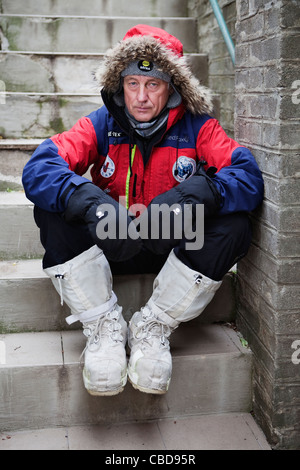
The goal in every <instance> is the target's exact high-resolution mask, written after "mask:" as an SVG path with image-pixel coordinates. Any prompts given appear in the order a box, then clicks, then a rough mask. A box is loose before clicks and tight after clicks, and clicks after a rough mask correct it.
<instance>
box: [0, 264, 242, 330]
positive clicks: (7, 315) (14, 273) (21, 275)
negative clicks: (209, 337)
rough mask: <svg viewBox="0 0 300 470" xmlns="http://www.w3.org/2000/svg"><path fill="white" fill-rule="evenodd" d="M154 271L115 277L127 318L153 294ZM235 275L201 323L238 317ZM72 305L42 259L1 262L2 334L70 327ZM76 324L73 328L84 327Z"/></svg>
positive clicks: (224, 283) (225, 320)
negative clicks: (63, 299) (65, 300)
mask: <svg viewBox="0 0 300 470" xmlns="http://www.w3.org/2000/svg"><path fill="white" fill-rule="evenodd" d="M154 278H155V275H154V274H144V275H143V276H140V275H118V276H114V284H113V288H114V291H115V293H116V295H117V297H118V301H119V304H120V305H121V306H122V307H123V314H124V317H125V318H126V320H127V321H129V319H130V318H131V316H132V314H133V313H134V312H135V311H137V310H139V309H140V308H141V307H142V306H143V305H144V304H145V302H146V301H147V300H148V298H149V297H150V296H151V294H152V288H153V280H154ZM234 296H235V275H234V274H233V273H228V274H227V275H226V276H225V278H224V281H223V284H222V286H221V288H220V289H219V290H218V291H217V293H216V295H215V297H214V299H213V300H212V302H211V303H210V304H209V305H208V306H207V308H206V309H205V311H204V312H203V313H202V314H201V315H200V316H199V318H198V320H197V322H199V323H213V322H232V321H233V320H234V318H235V301H234ZM69 314H70V311H69V308H68V307H67V306H66V305H65V304H64V305H63V306H61V305H60V298H59V295H58V294H57V292H56V291H55V289H54V287H53V285H52V282H51V280H50V279H49V278H48V276H46V274H45V273H44V272H43V270H42V263H41V260H38V259H37V260H24V261H21V260H18V261H2V262H0V333H15V332H25V331H55V330H56V331H57V330H61V329H70V327H69V326H68V325H67V323H66V322H65V318H66V316H68V315H69ZM80 327H81V326H80V323H78V322H77V323H75V324H74V326H73V328H74V329H78V328H80Z"/></svg>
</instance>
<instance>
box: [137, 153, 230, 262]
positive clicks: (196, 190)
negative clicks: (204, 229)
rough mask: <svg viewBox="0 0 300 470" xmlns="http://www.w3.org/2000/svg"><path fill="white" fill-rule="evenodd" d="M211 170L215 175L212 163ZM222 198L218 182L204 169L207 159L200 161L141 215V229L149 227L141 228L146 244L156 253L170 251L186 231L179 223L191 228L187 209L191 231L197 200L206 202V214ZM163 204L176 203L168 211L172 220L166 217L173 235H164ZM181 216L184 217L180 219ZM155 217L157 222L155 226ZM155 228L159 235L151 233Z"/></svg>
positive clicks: (215, 207)
mask: <svg viewBox="0 0 300 470" xmlns="http://www.w3.org/2000/svg"><path fill="white" fill-rule="evenodd" d="M208 172H209V174H210V175H212V176H213V174H214V173H215V169H214V168H213V167H211V168H209V171H208ZM221 200H222V198H221V195H220V193H219V191H218V189H217V187H216V185H215V184H214V183H213V181H212V179H211V178H210V177H209V176H208V174H207V173H206V172H205V170H204V169H203V163H202V162H200V163H199V164H198V167H197V170H196V172H195V173H194V174H193V176H191V177H190V178H188V179H187V180H185V181H183V182H182V183H180V184H179V185H177V186H175V187H174V188H172V189H170V190H169V191H166V192H165V193H163V194H160V195H159V196H156V197H155V198H154V199H152V201H151V203H150V204H149V206H148V207H147V211H145V212H144V213H143V214H142V215H141V217H140V219H139V222H140V224H137V229H138V230H140V229H142V228H143V227H145V226H146V227H148V231H147V230H146V233H142V232H141V237H142V238H143V244H144V245H145V246H146V247H147V248H148V249H149V250H150V251H152V252H153V253H156V254H165V253H168V252H169V251H170V250H171V249H172V248H174V246H176V245H177V244H178V241H179V240H181V239H182V238H183V235H184V233H183V232H181V233H178V230H176V227H180V226H181V227H182V228H183V230H184V229H186V228H187V227H186V226H185V214H186V211H190V213H189V216H190V217H189V219H188V220H191V227H190V231H191V232H192V231H193V230H194V228H195V218H196V207H197V204H203V206H204V217H210V216H213V215H214V214H215V212H216V211H217V210H218V209H219V208H220V204H221ZM162 204H167V205H168V206H169V207H171V206H173V207H174V209H173V211H169V212H168V216H169V221H166V222H168V223H169V226H170V236H169V238H167V237H166V236H164V233H163V230H162V223H163V214H164V212H163V211H161V212H159V213H158V214H159V215H158V216H157V212H158V210H157V208H158V206H159V205H162ZM145 218H146V219H147V224H145ZM178 218H180V220H179V221H178ZM176 219H177V220H176ZM153 221H154V224H155V226H154V230H153ZM151 230H152V233H153V232H154V233H158V234H159V235H158V236H157V237H156V238H153V237H151Z"/></svg>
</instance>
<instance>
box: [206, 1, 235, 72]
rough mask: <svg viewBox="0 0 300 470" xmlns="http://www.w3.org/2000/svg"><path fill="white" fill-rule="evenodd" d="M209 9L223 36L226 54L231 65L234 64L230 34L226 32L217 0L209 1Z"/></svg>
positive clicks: (233, 50)
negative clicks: (227, 53) (210, 8)
mask: <svg viewBox="0 0 300 470" xmlns="http://www.w3.org/2000/svg"><path fill="white" fill-rule="evenodd" d="M209 1H210V4H211V7H212V9H213V12H214V14H215V17H216V20H217V22H218V25H219V28H220V30H221V33H222V35H223V38H224V41H225V43H226V46H227V49H228V52H229V54H230V57H231V60H232V63H233V65H234V64H235V47H234V44H233V41H232V39H231V36H230V33H229V31H228V28H227V25H226V22H225V20H224V16H223V13H222V11H221V8H220V6H219V4H218V0H209Z"/></svg>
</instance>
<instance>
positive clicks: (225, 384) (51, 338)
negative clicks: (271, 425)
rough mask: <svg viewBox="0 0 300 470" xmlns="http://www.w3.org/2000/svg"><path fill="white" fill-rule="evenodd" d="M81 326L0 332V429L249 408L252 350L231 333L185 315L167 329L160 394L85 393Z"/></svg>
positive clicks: (116, 421) (128, 389) (127, 390)
mask: <svg viewBox="0 0 300 470" xmlns="http://www.w3.org/2000/svg"><path fill="white" fill-rule="evenodd" d="M84 345H85V339H84V336H83V334H82V332H81V331H68V332H66V331H63V332H45V333H43V332H42V333H19V334H9V335H1V336H0V348H1V349H0V351H1V353H0V363H1V364H0V396H1V400H0V430H1V431H2V432H3V431H5V432H9V431H12V430H17V429H19V430H20V429H22V430H25V429H30V428H31V429H36V428H47V427H60V426H74V425H87V424H88V425H92V424H107V425H108V424H109V425H112V424H122V423H125V422H136V421H148V420H151V421H152V420H156V419H163V418H173V419H174V417H175V416H176V417H188V416H193V417H195V416H199V415H202V414H210V413H217V414H218V413H238V412H249V411H250V409H251V371H252V353H251V351H250V350H249V349H248V348H245V347H243V346H242V344H241V341H240V338H239V336H238V335H237V333H236V332H235V331H234V330H232V329H231V328H227V327H224V326H220V325H197V326H195V323H194V322H193V321H192V322H188V323H186V324H182V325H180V327H179V328H178V329H177V330H176V331H175V332H174V333H173V335H172V336H171V349H172V356H173V374H172V380H171V385H170V388H169V391H168V393H167V394H165V395H162V396H153V395H149V394H145V393H141V392H139V391H137V390H135V389H134V388H133V387H132V386H131V384H130V383H128V384H127V385H126V387H125V390H124V391H123V392H122V393H121V394H119V395H117V396H114V397H92V396H90V395H89V394H88V393H87V392H86V390H85V389H84V386H83V383H82V364H80V361H79V356H80V354H81V351H82V350H83V348H84Z"/></svg>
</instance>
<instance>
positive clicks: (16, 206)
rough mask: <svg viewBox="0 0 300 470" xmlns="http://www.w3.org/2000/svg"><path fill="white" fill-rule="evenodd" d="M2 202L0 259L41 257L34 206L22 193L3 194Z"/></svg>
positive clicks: (0, 209)
mask: <svg viewBox="0 0 300 470" xmlns="http://www.w3.org/2000/svg"><path fill="white" fill-rule="evenodd" d="M0 201H1V202H0V220H1V224H0V259H2V260H5V259H20V258H21V259H23V258H39V257H41V256H42V254H43V249H42V246H41V243H40V238H39V231H38V229H37V227H36V225H35V222H34V219H33V204H32V203H31V202H30V201H29V200H28V199H27V198H26V196H25V194H24V192H22V191H13V192H1V193H0Z"/></svg>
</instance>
